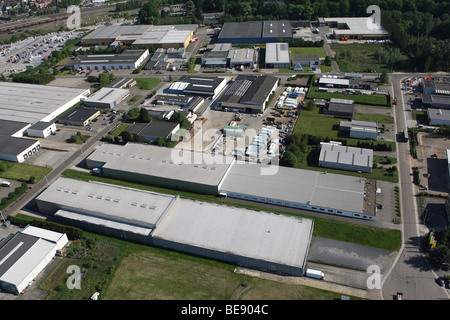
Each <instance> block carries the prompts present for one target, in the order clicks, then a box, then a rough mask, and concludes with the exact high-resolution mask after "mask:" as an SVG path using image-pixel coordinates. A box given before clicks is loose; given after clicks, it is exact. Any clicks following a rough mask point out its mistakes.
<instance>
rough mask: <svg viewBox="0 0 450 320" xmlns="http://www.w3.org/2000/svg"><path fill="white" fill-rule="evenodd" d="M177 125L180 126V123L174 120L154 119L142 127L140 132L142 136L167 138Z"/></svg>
mask: <svg viewBox="0 0 450 320" xmlns="http://www.w3.org/2000/svg"><path fill="white" fill-rule="evenodd" d="M177 126H179V123H178V122H174V121H169V120H167V121H164V120H152V122H150V123H149V124H147V125H146V126H145V127H144V128H142V130H141V131H140V132H139V133H138V134H139V135H141V136H147V137H162V138H164V139H165V138H167V137H168V136H169V134H170V133H171V132H172V131H173V130H174V129H175V128H176V127H177Z"/></svg>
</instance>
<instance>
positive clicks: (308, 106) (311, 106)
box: [303, 99, 316, 110]
mask: <svg viewBox="0 0 450 320" xmlns="http://www.w3.org/2000/svg"><path fill="white" fill-rule="evenodd" d="M315 107H316V103H315V102H314V100H313V99H308V100H306V102H305V104H304V105H303V109H305V110H313V109H314V108H315Z"/></svg>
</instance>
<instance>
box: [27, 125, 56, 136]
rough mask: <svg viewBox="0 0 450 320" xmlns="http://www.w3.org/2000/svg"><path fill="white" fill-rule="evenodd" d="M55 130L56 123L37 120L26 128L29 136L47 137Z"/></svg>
mask: <svg viewBox="0 0 450 320" xmlns="http://www.w3.org/2000/svg"><path fill="white" fill-rule="evenodd" d="M55 132H56V124H54V123H52V122H45V121H38V122H36V123H34V124H32V125H31V126H30V127H29V128H28V129H27V135H28V136H29V137H36V138H47V137H48V136H50V135H52V134H54V133H55Z"/></svg>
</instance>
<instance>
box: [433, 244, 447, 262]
mask: <svg viewBox="0 0 450 320" xmlns="http://www.w3.org/2000/svg"><path fill="white" fill-rule="evenodd" d="M430 260H431V264H432V265H433V266H435V267H436V268H440V267H441V266H442V264H444V263H449V262H450V249H449V248H447V247H446V246H444V245H438V246H437V247H435V248H433V249H430Z"/></svg>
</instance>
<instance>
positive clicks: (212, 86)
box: [168, 76, 228, 99]
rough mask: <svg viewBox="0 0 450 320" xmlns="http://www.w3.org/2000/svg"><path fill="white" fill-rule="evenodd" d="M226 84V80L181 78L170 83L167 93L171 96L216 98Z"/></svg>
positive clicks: (217, 78) (194, 77)
mask: <svg viewBox="0 0 450 320" xmlns="http://www.w3.org/2000/svg"><path fill="white" fill-rule="evenodd" d="M227 83H228V78H220V77H202V76H182V77H181V78H180V79H178V81H176V82H174V83H172V84H171V85H170V87H169V88H168V92H170V93H173V94H187V95H199V96H208V97H212V98H213V99H214V98H216V97H217V96H218V95H219V93H220V92H222V90H223V89H224V88H225V86H226V85H227Z"/></svg>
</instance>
